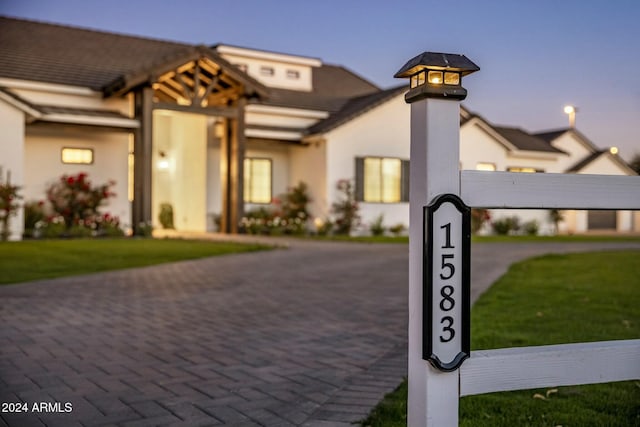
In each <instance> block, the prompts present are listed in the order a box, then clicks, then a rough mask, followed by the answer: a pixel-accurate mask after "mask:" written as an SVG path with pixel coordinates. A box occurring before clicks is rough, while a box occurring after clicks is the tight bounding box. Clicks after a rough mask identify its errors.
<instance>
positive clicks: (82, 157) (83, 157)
mask: <svg viewBox="0 0 640 427" xmlns="http://www.w3.org/2000/svg"><path fill="white" fill-rule="evenodd" d="M61 158H62V163H65V164H72V165H90V164H93V150H92V149H91V148H70V147H64V148H63V149H62V154H61Z"/></svg>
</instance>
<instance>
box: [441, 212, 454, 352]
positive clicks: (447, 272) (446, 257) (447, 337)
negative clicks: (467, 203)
mask: <svg viewBox="0 0 640 427" xmlns="http://www.w3.org/2000/svg"><path fill="white" fill-rule="evenodd" d="M440 228H441V229H443V230H445V244H444V246H442V247H441V249H455V246H453V245H452V244H451V223H450V222H448V223H446V224H445V225H442V226H440ZM450 261H455V255H454V254H449V253H443V254H442V267H441V268H442V270H443V271H444V273H440V279H442V280H449V279H451V278H452V277H453V276H454V274H455V273H456V268H455V265H454V264H453V263H452V262H450ZM453 293H454V288H453V286H451V285H444V286H442V287H441V288H440V296H441V297H442V299H441V300H440V310H442V311H444V312H448V311H451V310H453V308H454V307H455V306H456V300H455V299H454V298H453ZM453 323H454V320H453V317H451V316H443V317H442V319H441V320H440V324H441V325H443V327H442V332H443V334H441V335H440V341H441V342H449V341H451V340H452V339H453V338H454V337H455V336H456V330H455V329H454V327H453Z"/></svg>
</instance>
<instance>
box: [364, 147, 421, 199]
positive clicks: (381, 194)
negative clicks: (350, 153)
mask: <svg viewBox="0 0 640 427" xmlns="http://www.w3.org/2000/svg"><path fill="white" fill-rule="evenodd" d="M356 198H357V199H358V200H360V201H364V202H373V203H398V202H407V201H409V161H408V160H401V159H396V158H389V157H359V158H356Z"/></svg>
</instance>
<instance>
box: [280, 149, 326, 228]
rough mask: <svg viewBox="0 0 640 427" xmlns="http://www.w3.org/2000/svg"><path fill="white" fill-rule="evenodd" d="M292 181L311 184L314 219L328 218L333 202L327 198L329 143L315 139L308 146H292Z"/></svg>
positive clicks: (294, 183)
mask: <svg viewBox="0 0 640 427" xmlns="http://www.w3.org/2000/svg"><path fill="white" fill-rule="evenodd" d="M289 153H290V158H291V164H290V181H291V183H292V185H297V184H298V183H299V182H301V181H302V182H305V183H306V184H307V185H308V186H309V193H310V194H309V195H310V196H311V203H310V204H309V212H310V214H311V217H312V218H313V219H315V218H319V219H321V220H324V219H326V216H327V214H328V212H329V208H330V206H331V204H330V203H329V200H328V199H327V185H326V183H327V144H326V141H325V140H321V141H315V142H312V143H311V144H309V145H308V146H292V147H291V148H290V150H289Z"/></svg>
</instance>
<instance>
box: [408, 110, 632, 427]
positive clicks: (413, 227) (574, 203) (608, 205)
mask: <svg viewBox="0 0 640 427" xmlns="http://www.w3.org/2000/svg"><path fill="white" fill-rule="evenodd" d="M411 107H412V116H411V161H412V167H411V196H410V197H411V208H410V211H411V219H410V242H409V247H410V249H409V252H410V255H409V260H410V261H409V402H408V426H409V427H424V426H427V427H432V426H437V427H446V426H456V425H457V424H458V404H459V397H460V396H466V395H474V394H482V393H490V392H497V391H507V390H522V389H532V388H541V387H556V386H567V385H578V384H592V383H603V382H612V381H624V380H633V379H640V339H638V340H626V341H605V342H597V343H578V344H562V345H551V346H540V347H520V348H508V349H495V350H486V351H475V352H471V355H470V358H469V359H468V360H466V361H465V362H464V363H462V365H461V366H460V368H459V369H457V370H454V371H453V372H443V371H441V370H438V369H436V368H434V366H431V365H430V364H429V363H428V362H426V361H425V360H423V353H422V348H423V346H422V320H423V319H422V316H423V310H426V307H424V306H423V301H425V299H423V269H424V268H425V267H424V265H423V259H424V258H423V252H422V251H423V243H424V241H425V235H426V234H428V233H427V232H426V231H424V230H423V228H422V222H423V217H422V215H423V212H422V209H423V206H426V205H429V204H430V203H432V202H433V201H434V200H435V199H436V198H437V197H438V196H440V195H442V194H447V193H448V194H453V195H455V196H459V197H460V199H461V200H462V202H464V204H466V205H467V206H469V207H472V208H513V209H522V208H531V209H622V210H640V177H638V176H607V175H579V174H571V175H568V174H547V173H539V174H526V173H509V172H482V171H459V170H458V167H459V151H458V150H459V140H458V138H459V127H458V124H459V121H458V120H459V110H458V105H457V102H455V101H451V100H440V99H425V100H422V101H419V102H414V103H412V105H411ZM440 228H442V227H440ZM432 255H433V254H427V255H426V256H425V258H429V257H431V256H432ZM439 265H440V264H438V266H439ZM443 266H444V267H446V266H447V265H446V264H443ZM445 278H447V277H446V275H445ZM458 298H459V297H458ZM431 304H433V302H432V303H431ZM432 324H434V323H432Z"/></svg>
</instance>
